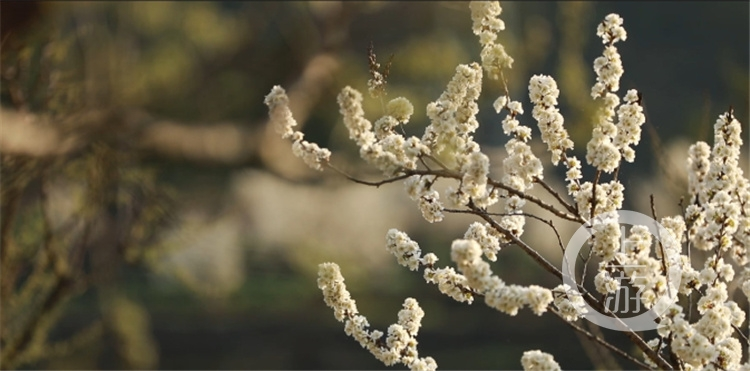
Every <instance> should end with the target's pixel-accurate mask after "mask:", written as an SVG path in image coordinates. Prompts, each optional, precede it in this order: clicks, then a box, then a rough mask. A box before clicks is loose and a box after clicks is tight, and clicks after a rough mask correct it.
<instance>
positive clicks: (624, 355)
mask: <svg viewBox="0 0 750 371" xmlns="http://www.w3.org/2000/svg"><path fill="white" fill-rule="evenodd" d="M550 312H552V313H554V314H555V315H556V316H558V317H560V319H562V320H563V322H565V323H566V324H567V325H568V326H570V327H571V328H573V329H574V330H576V331H578V332H579V333H580V334H582V335H584V336H586V337H587V338H589V340H591V341H594V342H596V343H597V344H599V345H601V346H603V347H605V348H607V349H609V350H610V351H612V352H614V353H616V354H617V355H619V356H620V357H622V358H625V359H627V360H628V361H630V362H633V363H635V364H636V365H638V366H639V367H643V368H645V369H648V370H653V369H654V368H652V367H650V366H649V365H647V364H645V363H643V362H641V361H639V360H637V359H636V358H635V357H633V356H631V355H630V354H627V353H625V352H623V351H622V350H620V349H619V348H617V347H616V346H614V345H612V344H610V343H609V342H607V341H606V340H604V339H602V338H600V337H598V336H596V335H594V334H592V333H590V332H588V331H586V330H585V329H584V328H582V327H580V326H578V325H576V324H575V323H573V322H570V321H567V320H566V319H565V318H563V317H562V315H560V313H558V312H557V311H556V310H553V309H551V310H550Z"/></svg>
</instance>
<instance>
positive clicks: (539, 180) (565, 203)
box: [534, 178, 577, 215]
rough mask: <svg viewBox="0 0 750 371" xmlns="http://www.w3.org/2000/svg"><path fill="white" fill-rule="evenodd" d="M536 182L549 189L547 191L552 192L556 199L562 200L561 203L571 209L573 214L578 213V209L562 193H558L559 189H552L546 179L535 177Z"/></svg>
mask: <svg viewBox="0 0 750 371" xmlns="http://www.w3.org/2000/svg"><path fill="white" fill-rule="evenodd" d="M534 183H537V184H539V185H541V186H542V188H544V189H545V190H547V192H549V194H551V195H552V196H554V197H555V199H557V201H558V202H560V204H561V205H563V206H564V207H565V208H566V209H568V211H570V213H571V214H573V215H575V214H577V211H576V209H575V208H574V207H573V205H571V204H569V203H568V202H567V201H565V200H564V199H563V198H562V196H561V195H560V193H558V192H557V191H555V190H554V189H552V187H550V185H549V184H547V183H546V182H545V181H544V180H542V179H539V178H534Z"/></svg>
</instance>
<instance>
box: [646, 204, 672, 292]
mask: <svg viewBox="0 0 750 371" xmlns="http://www.w3.org/2000/svg"><path fill="white" fill-rule="evenodd" d="M649 200H651V216H653V218H654V226H655V227H656V240H657V242H658V243H659V249H660V250H661V269H662V270H663V271H664V276H666V277H667V282H669V270H668V269H667V268H668V267H667V256H666V255H665V254H664V244H663V243H661V233H660V232H659V222H657V218H658V217H657V216H656V205H654V195H653V194H651V195H649ZM667 295H669V297H672V289H671V288H669V283H667Z"/></svg>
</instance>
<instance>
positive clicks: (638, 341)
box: [469, 205, 674, 370]
mask: <svg viewBox="0 0 750 371" xmlns="http://www.w3.org/2000/svg"><path fill="white" fill-rule="evenodd" d="M469 207H470V208H471V209H472V210H474V211H475V212H477V215H478V216H479V217H481V218H482V219H484V220H485V221H486V222H488V223H490V225H492V227H493V228H495V230H497V231H498V232H500V233H503V234H504V235H505V236H507V237H508V238H509V239H510V240H511V241H513V242H514V243H515V244H517V245H518V246H520V247H521V248H522V249H523V251H524V252H525V253H526V254H527V255H529V256H530V257H531V258H532V259H534V261H536V262H537V263H538V264H539V265H540V266H541V267H542V268H544V269H545V270H546V271H548V272H550V273H552V274H553V275H555V276H556V277H557V278H558V279H561V280H562V279H563V275H562V272H561V271H560V270H559V269H557V267H555V266H554V265H552V264H551V263H550V262H548V261H547V259H545V258H544V257H543V256H541V255H540V254H539V252H537V251H536V250H534V249H533V248H532V247H531V246H529V245H528V244H526V243H525V242H523V241H522V240H521V239H519V238H518V237H516V236H515V235H513V234H512V233H511V232H510V231H508V230H507V229H505V228H503V227H502V226H501V225H500V224H498V223H497V222H496V221H495V220H494V219H492V218H491V217H490V216H489V215H487V213H486V212H484V211H482V210H480V209H479V208H477V207H476V206H474V205H469ZM576 285H577V287H578V290H579V292H581V293H582V297H583V299H584V300H586V302H587V303H589V305H591V306H592V307H593V308H594V309H596V310H597V311H600V312H603V313H606V314H609V315H611V316H612V317H613V318H615V319H616V320H617V321H618V324H619V325H620V326H622V329H623V332H624V333H625V335H626V336H627V337H628V338H629V339H630V340H631V341H632V342H633V344H635V345H636V346H637V347H638V348H639V349H641V351H643V353H644V354H646V355H647V356H648V357H649V358H651V360H653V361H654V362H655V363H656V364H657V365H658V366H659V367H660V368H662V369H668V370H671V369H674V367H673V366H672V365H670V364H669V363H668V362H667V361H665V360H664V359H663V358H662V357H661V356H660V355H659V354H657V353H656V352H655V351H654V350H653V349H651V347H649V346H648V344H646V342H645V341H644V340H643V339H642V338H641V337H640V336H638V334H636V333H635V332H633V330H631V329H630V328H629V327H628V326H627V325H626V324H625V323H624V322H622V320H621V319H620V318H619V317H617V315H616V314H614V313H613V312H612V311H611V310H609V308H607V307H606V306H604V305H602V304H601V303H599V302H598V301H597V300H596V299H595V298H594V296H593V295H591V293H589V292H588V290H586V288H584V287H583V285H582V284H581V283H577V284H576Z"/></svg>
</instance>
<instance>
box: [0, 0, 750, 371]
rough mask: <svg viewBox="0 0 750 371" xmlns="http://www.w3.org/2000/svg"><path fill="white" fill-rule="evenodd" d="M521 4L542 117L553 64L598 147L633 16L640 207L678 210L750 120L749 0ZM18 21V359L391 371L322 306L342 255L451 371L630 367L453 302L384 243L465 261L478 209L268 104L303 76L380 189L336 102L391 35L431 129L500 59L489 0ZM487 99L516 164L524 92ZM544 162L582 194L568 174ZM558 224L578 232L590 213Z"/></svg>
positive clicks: (630, 71)
mask: <svg viewBox="0 0 750 371" xmlns="http://www.w3.org/2000/svg"><path fill="white" fill-rule="evenodd" d="M502 6H503V14H502V16H501V18H502V19H503V20H504V21H505V23H506V25H507V29H506V31H505V32H504V33H503V34H502V35H501V39H500V41H501V42H502V43H503V44H504V45H505V46H506V49H507V50H508V52H509V54H510V55H511V56H512V57H513V58H514V59H515V62H514V65H513V69H512V70H511V71H510V72H509V74H508V78H509V81H508V84H509V87H510V89H511V91H510V93H511V95H512V96H514V97H520V98H522V101H523V102H524V107H525V108H526V111H527V114H526V115H524V116H523V117H521V120H522V122H523V123H525V124H528V125H530V126H532V127H533V126H534V125H533V119H531V117H530V114H528V112H530V107H531V106H530V104H529V102H528V97H527V96H526V95H525V94H526V93H525V91H526V86H527V83H528V80H529V78H530V77H531V76H532V75H534V74H548V75H552V76H553V77H555V78H556V79H557V81H558V84H559V85H560V88H561V109H562V112H563V114H564V116H565V117H566V126H567V128H568V130H569V131H570V133H571V136H572V137H573V139H574V140H575V142H576V154H577V155H578V156H579V158H580V157H582V156H584V155H585V152H583V151H582V150H583V149H584V148H585V143H586V142H587V141H588V139H589V135H590V132H591V124H590V123H589V120H588V117H589V116H590V115H591V113H592V110H593V105H592V103H591V99H590V95H589V91H590V87H591V85H592V83H593V81H594V75H593V69H592V63H593V60H594V58H595V57H596V56H598V55H599V54H600V53H601V49H602V46H601V43H600V41H599V39H597V38H596V36H595V29H596V24H597V22H599V21H600V20H601V19H603V17H604V16H605V15H606V14H608V13H611V12H616V13H619V14H620V15H621V16H622V17H623V18H624V20H625V24H624V26H625V28H626V29H627V31H628V39H627V41H626V42H624V43H622V44H618V48H619V50H620V53H621V55H622V58H623V64H624V67H625V75H624V76H623V80H622V84H621V85H622V86H621V92H624V91H626V90H627V89H631V88H637V89H638V90H639V91H641V92H642V93H643V96H644V105H645V107H646V113H647V120H648V122H647V125H648V126H647V127H644V134H643V139H642V141H641V142H640V144H639V145H638V147H637V148H636V152H637V156H636V163H635V164H627V165H625V166H623V168H622V170H621V172H620V179H622V180H623V182H624V184H625V186H626V189H627V191H626V205H625V208H630V209H633V210H637V211H643V212H646V210H648V206H649V205H648V197H647V196H644V195H647V194H650V193H653V194H655V196H656V205H657V208H658V210H659V213H660V215H670V214H674V213H677V212H679V210H680V209H679V207H678V206H677V202H678V201H679V199H680V196H681V195H682V194H683V193H684V192H685V189H686V180H685V178H686V176H685V172H684V166H685V163H684V161H685V158H686V153H687V146H688V143H692V142H694V141H696V140H704V141H707V142H709V143H712V142H713V135H712V128H713V123H714V122H715V120H716V118H717V117H718V115H719V114H721V113H723V112H725V111H726V110H727V109H728V108H729V107H730V105H731V106H733V107H734V111H735V115H736V117H737V118H738V119H739V120H740V122H742V123H743V125H744V127H743V128H744V130H746V133H750V126H748V122H750V112H749V111H750V108H749V107H748V102H749V101H750V99H749V96H748V85H749V83H748V82H749V80H748V65H750V60H749V52H748V48H749V47H750V40H749V38H750V29H749V26H748V14H749V12H750V8H749V5H748V3H747V2H721V1H716V2H682V3H672V2H503V3H502ZM0 14H2V25H1V26H2V46H1V52H2V56H1V60H0V77H2V86H1V88H2V89H1V91H0V103H2V111H0V120H1V121H0V125H1V127H0V153H2V158H1V161H2V163H0V166H2V168H0V176H1V177H2V202H3V205H2V218H1V219H2V241H1V242H2V246H0V248H2V252H3V258H2V259H3V261H2V271H3V273H2V274H3V275H2V290H3V291H2V293H3V296H2V303H1V304H2V307H3V308H2V309H3V315H2V317H3V318H2V326H3V333H4V334H3V335H2V348H3V360H4V362H5V360H7V359H12V360H13V362H12V363H10V366H9V364H8V363H5V364H2V365H0V367H2V368H9V367H20V368H26V369H125V368H134V369H157V368H159V369H383V368H384V366H383V365H382V364H379V363H378V362H377V361H376V360H375V359H373V358H372V357H371V356H370V355H369V354H367V352H366V351H364V350H362V349H361V348H360V347H359V346H358V345H357V344H356V343H355V342H354V341H352V340H351V339H349V338H347V337H346V335H345V334H344V331H343V328H342V327H341V326H340V324H339V323H338V322H336V321H335V320H334V319H333V316H332V314H331V313H330V311H329V310H328V308H326V307H325V305H324V303H323V300H322V297H321V295H320V293H319V291H318V290H317V287H316V282H315V280H316V270H317V264H319V263H321V262H324V261H335V262H337V263H339V264H340V265H341V266H342V269H343V274H344V275H345V277H346V278H347V285H348V286H349V289H350V291H351V292H352V294H353V295H354V297H355V299H357V302H358V305H359V308H360V310H361V311H362V312H363V313H364V314H366V315H367V316H368V319H369V320H370V322H371V324H372V325H373V326H375V327H378V328H385V327H386V326H387V325H388V324H390V323H391V322H393V321H394V319H395V315H396V313H397V311H398V309H399V308H400V305H401V302H402V300H403V298H405V297H407V296H411V297H415V298H416V299H417V300H419V302H420V303H421V304H422V306H423V308H424V309H425V312H426V317H425V319H424V327H423V329H422V330H421V332H420V337H419V339H420V352H422V353H424V354H427V355H432V356H433V357H435V358H436V359H437V361H438V364H439V365H440V367H441V368H442V369H459V368H466V369H490V368H492V369H517V368H519V367H520V363H519V359H520V355H521V353H522V352H523V351H524V350H527V349H530V348H534V349H536V348H540V349H542V350H547V351H553V352H554V354H555V355H556V358H557V360H558V361H559V363H560V364H561V365H562V366H563V367H564V368H566V369H587V368H592V365H594V364H595V365H602V364H604V365H610V366H611V365H612V364H611V363H607V362H611V361H607V360H606V359H605V358H606V357H604V356H596V355H595V354H594V353H591V349H590V348H588V346H587V345H582V344H586V343H581V342H580V341H579V339H578V338H577V337H576V335H575V334H574V333H572V332H570V331H569V330H568V329H567V327H565V326H563V325H562V324H561V323H559V321H557V320H555V319H553V318H552V317H551V316H543V317H541V318H538V317H536V316H533V315H532V314H530V313H520V314H519V315H518V316H517V317H508V316H505V315H503V314H500V313H497V312H494V311H492V310H490V309H488V308H486V307H484V306H483V305H481V303H477V304H475V305H472V306H467V305H461V304H457V303H454V302H452V301H451V300H450V299H449V298H447V297H444V296H442V295H441V294H439V292H437V290H436V288H435V287H432V286H427V284H425V283H424V281H423V280H422V277H421V275H420V274H417V273H414V272H409V271H407V270H405V269H401V267H399V266H398V265H397V264H396V263H395V260H394V259H393V258H392V257H391V256H390V255H388V254H387V252H386V251H385V249H384V242H385V234H386V232H387V230H388V229H390V228H398V229H400V230H403V231H405V232H407V233H409V235H410V236H412V238H414V239H415V240H416V241H418V242H419V243H420V246H422V248H423V250H430V251H433V252H435V253H436V254H437V255H438V256H439V257H440V258H441V260H442V261H443V262H445V261H450V259H449V246H450V241H451V240H453V239H454V238H457V237H460V236H462V235H463V233H464V231H465V228H466V226H467V225H468V223H469V221H471V220H472V219H471V218H468V217H465V216H457V215H450V216H449V217H447V218H446V220H445V221H444V222H443V224H442V225H430V224H429V223H427V222H425V221H424V220H423V219H422V218H421V214H420V212H419V210H418V208H417V207H416V205H414V203H413V202H411V201H410V200H409V199H408V197H407V196H406V195H405V194H404V192H403V189H402V187H401V186H400V185H395V184H393V185H388V186H384V187H380V188H372V187H365V186H362V185H356V184H353V183H351V182H347V181H346V180H344V179H342V178H341V177H340V176H337V174H335V173H329V172H325V173H322V174H321V173H318V172H314V171H311V170H309V169H308V168H307V167H306V166H305V165H304V164H303V163H302V162H301V161H299V160H298V159H296V158H294V157H293V156H292V153H291V149H290V146H289V144H288V143H287V142H285V141H282V140H281V139H279V138H277V135H276V134H275V132H274V131H273V129H272V128H268V127H267V111H266V107H265V106H264V105H263V98H264V96H265V95H266V94H267V93H268V92H269V91H270V89H271V87H272V86H273V85H277V84H278V85H282V86H284V87H285V88H286V89H287V91H288V92H289V95H290V99H291V105H292V111H293V112H294V115H295V118H296V119H297V121H298V122H299V124H300V126H301V127H302V129H300V130H303V131H304V132H305V133H306V138H308V139H309V140H311V141H316V142H318V143H320V144H321V145H323V146H326V147H328V148H330V149H331V150H333V151H334V157H333V158H334V160H333V161H334V163H336V164H337V165H338V166H339V167H340V168H342V169H344V170H346V171H347V172H349V173H352V174H357V176H358V177H360V178H365V179H370V180H374V179H377V177H378V174H377V172H375V171H373V170H372V169H367V168H365V167H363V166H362V162H361V161H360V160H359V159H358V156H357V150H356V148H355V146H354V145H353V144H352V143H350V142H349V140H348V135H347V133H346V130H345V128H344V127H343V125H342V122H341V119H340V117H339V113H338V106H337V104H336V95H337V94H338V92H339V91H340V90H341V88H343V87H344V86H346V85H351V86H353V87H355V88H357V89H360V91H365V90H366V82H367V78H368V64H367V47H368V46H369V45H370V43H372V44H373V45H374V50H375V53H376V54H377V56H378V59H379V60H380V61H381V62H385V61H387V60H388V58H389V56H391V55H393V59H392V60H393V63H392V67H391V73H390V77H389V81H388V96H389V97H391V98H393V97H397V96H404V97H407V98H408V99H409V100H410V101H411V102H412V103H414V106H415V114H414V115H413V116H412V121H411V123H410V124H409V125H408V127H407V128H406V130H407V131H408V132H409V134H416V133H419V132H420V131H421V130H422V129H424V127H425V126H426V124H427V122H426V116H425V114H424V107H425V106H426V105H427V104H428V102H430V101H432V100H435V99H436V98H437V97H438V96H439V95H440V93H441V92H442V90H443V89H444V87H445V85H446V84H447V82H448V81H449V80H450V78H451V77H452V75H453V73H454V70H455V67H456V65H458V64H459V63H469V62H472V61H476V60H478V59H479V57H478V55H479V50H480V48H479V44H478V42H477V39H476V36H475V35H473V34H472V32H471V19H470V14H469V10H468V4H467V3H466V2H458V1H450V2H391V1H370V2H342V1H311V2H291V1H290V2H182V3H178V2H16V1H3V2H0ZM483 89H484V91H483V96H482V100H481V101H480V107H481V109H482V111H481V113H480V117H479V121H480V123H481V125H482V126H481V127H480V129H479V130H478V131H477V138H478V141H479V142H480V143H481V144H482V145H483V148H485V149H486V151H487V153H490V154H491V159H492V160H491V161H492V163H493V165H494V166H495V167H497V169H493V172H494V173H495V174H498V173H500V169H499V166H500V164H501V159H502V157H503V154H502V153H503V151H501V150H500V148H501V146H502V145H503V144H504V143H505V141H506V140H507V137H506V136H505V135H504V134H503V133H502V129H501V126H500V117H499V116H497V115H496V114H495V112H494V110H493V109H492V108H491V107H492V102H493V101H494V100H495V99H496V98H497V96H498V95H499V94H500V93H501V87H500V86H499V85H497V84H496V83H495V82H490V81H489V80H487V81H486V83H485V85H484V87H483ZM365 110H366V112H368V117H370V118H372V117H375V116H377V115H379V114H380V113H381V110H382V106H381V102H380V101H379V100H375V99H369V98H368V99H365ZM534 135H535V137H536V138H538V136H539V135H538V131H537V130H536V129H535V132H534ZM745 137H746V138H749V139H748V142H750V137H748V136H747V134H746V135H745ZM540 145H541V143H539V142H535V143H533V146H534V151H535V153H536V154H537V155H538V156H540V157H541V158H542V159H547V158H548V157H546V155H544V146H543V145H541V146H540ZM744 158H745V159H747V156H744ZM545 161H546V160H545ZM744 165H745V167H744V168H745V169H746V170H745V171H746V172H748V173H750V169H748V164H747V162H746V163H745V164H744ZM584 170H590V169H584ZM546 175H547V177H548V178H550V179H555V178H556V179H558V180H557V182H555V181H554V180H551V184H552V185H553V186H554V187H556V188H558V189H563V186H564V185H563V183H562V182H561V181H560V180H562V179H563V175H562V173H560V174H557V175H558V176H555V170H554V169H551V168H550V169H546ZM584 176H591V174H589V173H588V172H587V171H584ZM560 225H561V233H562V234H563V238H566V237H567V236H570V235H571V234H572V232H573V231H574V230H575V228H576V227H577V226H575V225H571V224H565V223H562V224H560ZM544 228H546V226H544V225H543V224H539V223H536V224H535V223H534V222H532V221H530V222H529V223H528V229H527V233H526V235H525V239H526V240H527V241H528V242H529V243H530V244H531V245H532V246H538V248H539V249H540V251H542V252H543V253H544V254H545V256H547V257H548V258H549V259H550V261H553V262H558V261H559V260H560V252H559V249H558V248H557V246H556V244H555V243H554V242H552V243H550V242H549V241H548V240H546V239H545V236H546V235H547V234H548V230H547V229H544ZM493 269H495V270H496V271H497V272H500V275H501V276H502V277H503V278H504V279H505V280H506V281H508V282H512V283H518V284H529V283H535V284H540V285H544V286H553V285H556V284H557V282H555V280H554V279H553V278H552V277H549V275H548V274H546V273H545V272H544V271H543V270H541V269H539V268H538V267H536V266H535V265H534V264H533V262H532V261H530V260H529V259H528V258H527V257H526V256H525V255H524V254H523V253H522V252H521V251H519V250H517V249H514V248H513V247H509V248H506V249H505V250H503V252H502V253H501V255H500V256H499V259H498V262H497V263H494V265H493ZM32 277H34V279H31V278H32ZM36 277H39V279H38V280H37V279H36ZM24 288H28V289H26V290H25V289H24ZM37 313H40V314H39V315H37ZM607 336H608V339H609V338H610V336H611V339H612V340H611V341H612V342H613V343H617V344H625V342H624V339H623V338H620V336H619V334H612V335H610V334H609V333H608V334H607ZM540 339H541V340H540ZM58 341H59V343H58ZM9 344H10V345H12V346H10V345H9ZM8 349H11V350H8ZM22 350H23V351H22ZM14 352H15V353H17V354H11V355H8V354H10V353H14ZM6 357H9V358H6ZM621 367H630V365H625V364H624V363H623V364H622V365H621Z"/></svg>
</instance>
